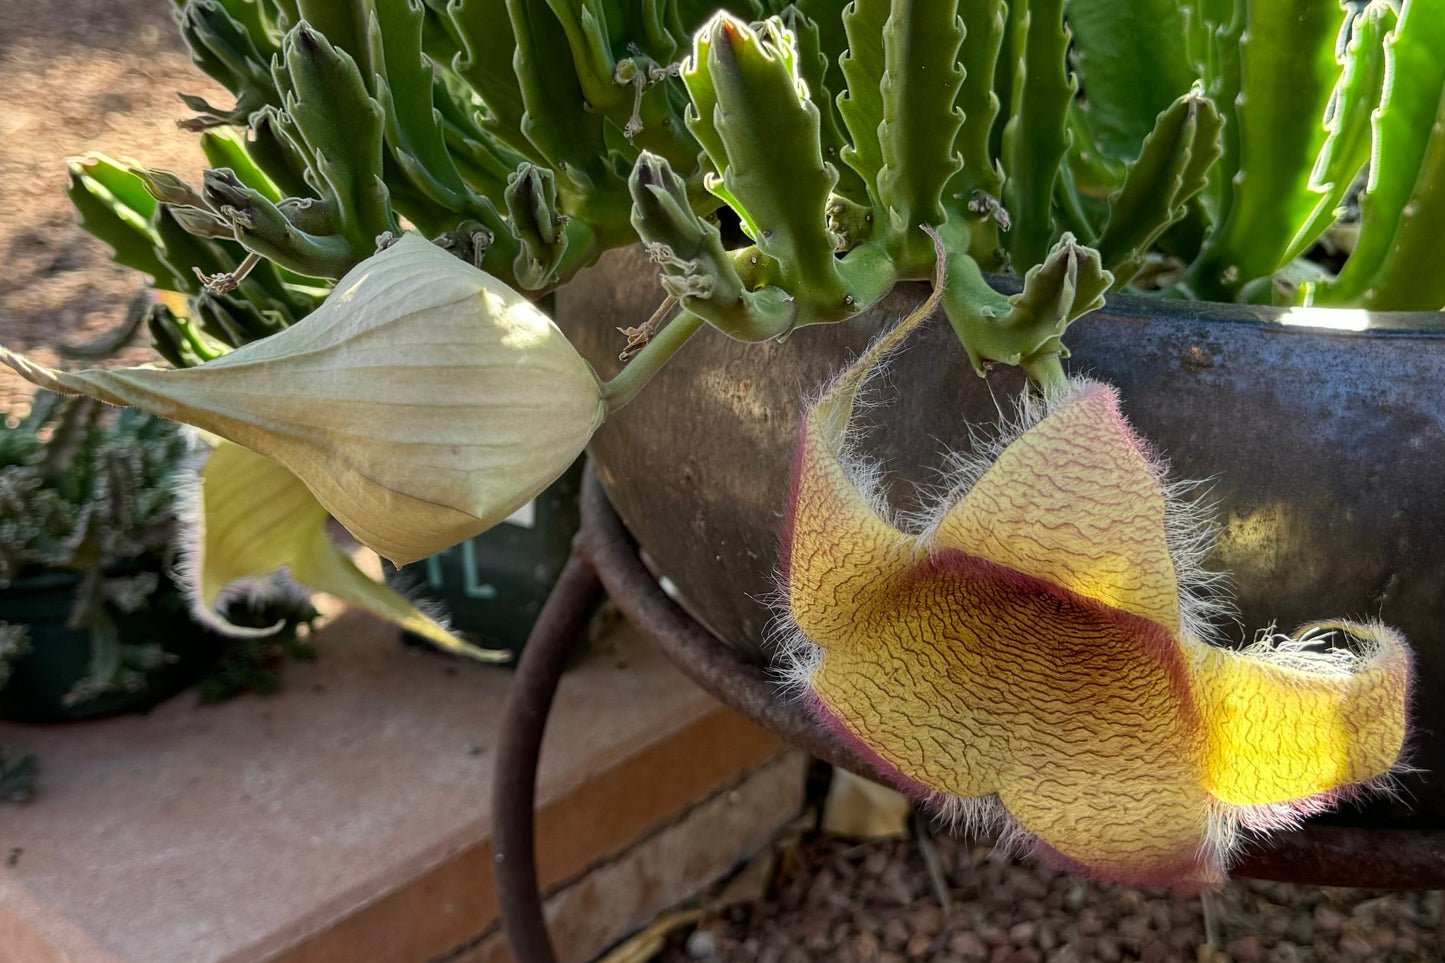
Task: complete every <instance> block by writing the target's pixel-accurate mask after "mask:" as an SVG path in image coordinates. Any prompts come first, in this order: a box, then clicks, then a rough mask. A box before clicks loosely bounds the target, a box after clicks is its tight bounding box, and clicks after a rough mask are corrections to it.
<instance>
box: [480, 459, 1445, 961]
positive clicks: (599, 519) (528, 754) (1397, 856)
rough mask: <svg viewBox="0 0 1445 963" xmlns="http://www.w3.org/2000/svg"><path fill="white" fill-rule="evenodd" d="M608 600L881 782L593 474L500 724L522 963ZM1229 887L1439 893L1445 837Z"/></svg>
mask: <svg viewBox="0 0 1445 963" xmlns="http://www.w3.org/2000/svg"><path fill="white" fill-rule="evenodd" d="M604 590H605V592H606V593H607V595H608V596H609V597H610V598H611V599H612V601H613V603H614V604H615V605H616V606H617V608H618V609H619V610H620V611H621V613H622V614H623V616H625V617H626V618H627V620H628V621H629V622H630V623H631V624H632V625H633V626H634V627H636V628H637V629H638V630H639V631H640V632H642V634H643V635H644V636H646V637H647V638H648V639H649V640H650V641H652V642H653V643H654V644H655V645H657V646H658V647H659V648H661V649H662V651H663V652H664V653H665V654H666V655H667V657H668V658H669V659H670V660H671V661H672V662H673V663H674V664H675V665H676V666H677V667H678V668H680V669H681V670H682V671H683V672H684V673H685V674H687V675H688V676H689V677H690V678H691V679H692V680H693V681H694V682H696V683H697V684H698V685H699V686H701V687H702V688H703V689H704V690H706V691H707V692H708V693H710V694H711V695H713V696H714V697H715V698H717V699H718V700H719V701H721V702H723V703H724V704H726V705H727V706H729V707H731V708H732V709H734V710H735V711H737V712H739V713H740V714H742V715H743V716H745V717H747V718H748V719H750V720H752V721H753V722H755V723H757V724H758V725H760V726H762V727H764V728H766V729H768V730H770V731H772V732H773V733H775V734H776V735H778V736H779V737H780V738H782V739H783V740H784V741H786V742H788V743H790V744H791V745H793V746H796V747H798V748H801V749H804V750H806V751H807V752H809V753H811V754H812V755H813V756H815V757H817V758H819V759H821V760H823V761H825V762H828V763H831V764H832V765H835V766H841V767H842V768H844V769H848V770H851V771H852V772H855V773H858V774H860V775H864V776H868V777H870V778H874V779H879V780H880V781H886V779H884V778H883V776H882V774H881V773H879V772H878V770H877V769H876V768H875V767H874V766H873V765H872V764H871V763H870V762H869V761H868V760H867V759H864V758H863V757H861V756H859V755H857V754H856V753H855V752H853V751H852V750H851V749H850V747H848V746H847V745H846V744H844V743H842V742H841V741H839V740H838V739H836V738H835V737H834V736H833V735H832V734H831V733H829V732H828V731H827V730H825V729H824V728H822V727H821V726H819V725H817V724H816V723H815V722H814V721H813V719H812V718H811V716H809V715H808V713H807V710H806V709H805V708H804V707H803V705H802V704H801V703H800V702H799V701H798V700H796V699H789V698H787V697H786V696H784V695H782V694H780V692H779V691H778V688H777V685H776V683H775V682H774V681H773V678H772V676H771V674H770V672H769V670H768V668H767V667H766V666H763V665H758V664H756V663H752V662H747V661H744V660H743V659H742V658H740V657H739V655H738V653H737V652H736V651H735V650H734V649H732V648H730V647H728V646H727V645H725V644H724V643H722V642H720V641H719V640H718V639H717V638H716V637H714V636H713V635H712V634H711V633H710V632H708V631H707V630H706V629H705V628H703V627H702V626H701V625H700V624H699V623H698V622H697V621H696V620H695V619H693V618H692V617H691V616H689V615H688V614H687V613H686V612H684V611H683V609H682V608H681V606H679V605H678V604H677V603H676V602H674V601H673V600H672V599H670V598H668V597H667V595H666V594H665V593H664V592H663V591H662V590H661V588H660V587H659V586H658V584H657V580H656V579H655V578H654V577H653V575H652V574H651V573H650V572H648V570H647V568H646V566H644V565H643V562H642V559H641V557H640V556H639V554H638V551H637V547H636V545H635V543H634V542H633V540H632V537H631V535H630V534H629V533H628V531H627V529H626V528H625V527H624V526H623V524H622V520H621V519H620V518H619V517H618V516H617V513H616V512H615V511H613V509H612V505H611V504H610V503H609V502H608V500H607V496H606V494H605V493H604V492H603V490H602V486H601V484H600V483H599V482H598V480H597V478H596V476H595V475H594V474H593V472H592V470H591V468H590V466H589V468H588V470H587V472H586V475H585V477H584V479H583V483H582V528H581V531H580V532H579V533H578V535H577V538H576V540H575V542H574V543H573V548H572V556H571V558H570V559H569V560H568V562H567V565H566V567H565V568H564V569H563V571H562V575H561V577H560V578H559V579H558V582H557V585H556V587H555V588H554V589H553V591H552V594H551V596H550V597H549V598H548V600H547V604H546V606H545V607H544V608H543V609H542V613H541V615H540V616H539V617H538V619H537V623H536V626H535V627H534V628H533V630H532V633H531V635H530V636H529V637H528V640H527V644H526V646H525V648H524V649H523V650H522V656H521V660H520V661H519V663H518V665H517V672H516V677H515V678H514V679H513V681H512V686H511V689H510V693H509V695H508V699H507V706H506V710H505V712H504V715H503V721H502V732H501V739H500V742H499V745H498V751H497V757H496V763H495V765H496V775H495V778H494V783H493V794H492V818H493V827H494V830H493V840H492V846H493V859H494V866H493V870H494V874H495V879H496V890H497V902H498V909H499V913H500V916H501V920H502V926H503V928H504V930H505V931H506V935H507V940H508V942H509V943H510V945H511V948H512V953H513V955H514V956H515V957H516V959H517V960H518V961H519V963H555V959H556V957H555V955H554V953H553V950H552V943H551V939H550V937H549V936H548V933H547V926H546V922H545V919H544V916H543V912H542V899H541V894H540V892H539V889H538V884H537V872H536V861H535V850H534V838H533V830H534V826H533V808H534V805H535V792H536V780H537V761H538V757H539V754H540V751H541V745H542V734H543V730H544V729H545V727H546V723H547V715H548V713H549V711H550V710H551V706H552V697H553V695H554V694H555V693H556V690H557V682H558V679H559V678H560V676H561V673H562V667H563V665H564V663H565V662H566V659H567V654H568V652H569V651H570V650H571V648H572V646H573V645H574V644H575V642H576V640H577V639H578V638H579V637H580V636H581V635H582V633H583V630H584V629H585V627H586V623H587V619H588V616H589V615H590V613H591V609H592V605H593V603H594V602H595V601H596V600H597V598H598V597H599V596H600V594H601V593H602V592H603V591H604ZM1232 873H1233V874H1234V875H1236V876H1245V877H1253V878H1258V879H1274V880H1281V881H1286V882H1301V883H1311V884H1316V885H1329V886H1354V887H1364V888H1381V889H1433V888H1442V887H1445V830H1418V829H1394V830H1392V829H1357V828H1351V827H1336V826H1311V827H1309V828H1307V829H1304V830H1301V831H1298V832H1292V833H1284V834H1281V835H1279V836H1276V837H1274V838H1272V839H1271V841H1270V843H1269V845H1268V847H1267V848H1258V849H1255V850H1254V851H1252V852H1249V853H1247V854H1246V855H1244V856H1243V858H1242V859H1240V861H1239V862H1238V863H1237V864H1236V865H1235V866H1234V868H1233V870H1232Z"/></svg>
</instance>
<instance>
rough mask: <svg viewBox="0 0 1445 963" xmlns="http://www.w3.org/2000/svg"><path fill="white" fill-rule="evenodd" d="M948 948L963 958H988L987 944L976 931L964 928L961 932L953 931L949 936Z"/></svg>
mask: <svg viewBox="0 0 1445 963" xmlns="http://www.w3.org/2000/svg"><path fill="white" fill-rule="evenodd" d="M948 950H949V952H950V953H956V954H958V955H959V956H961V957H963V958H964V959H965V960H986V959H988V944H987V943H985V942H984V941H983V940H982V939H980V938H979V935H978V934H977V933H973V932H970V931H967V930H965V931H964V932H962V933H955V934H954V935H953V936H951V937H949V940H948Z"/></svg>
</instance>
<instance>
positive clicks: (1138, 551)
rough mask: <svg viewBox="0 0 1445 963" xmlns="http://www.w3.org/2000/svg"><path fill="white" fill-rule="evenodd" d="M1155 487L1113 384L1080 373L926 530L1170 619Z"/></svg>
mask: <svg viewBox="0 0 1445 963" xmlns="http://www.w3.org/2000/svg"><path fill="white" fill-rule="evenodd" d="M1164 512H1165V502H1164V493H1163V491H1161V489H1160V487H1159V482H1158V479H1157V478H1156V477H1155V473H1154V470H1153V468H1152V467H1151V466H1150V464H1149V461H1148V459H1147V458H1146V457H1145V454H1144V446H1143V443H1142V442H1141V441H1140V440H1139V438H1138V436H1136V435H1135V434H1134V431H1133V429H1132V428H1130V427H1129V424H1128V422H1126V421H1125V420H1124V416H1123V415H1122V414H1120V412H1119V398H1118V395H1117V393H1116V392H1115V391H1114V389H1113V388H1110V387H1109V386H1107V385H1102V384H1098V383H1089V384H1087V385H1085V386H1083V387H1079V388H1076V389H1074V390H1073V391H1072V392H1071V393H1070V395H1069V396H1068V397H1067V398H1066V399H1064V400H1063V401H1062V402H1060V403H1058V405H1057V407H1055V409H1054V410H1053V411H1051V412H1050V413H1049V415H1048V416H1047V417H1046V418H1044V420H1043V421H1041V422H1040V423H1039V424H1038V425H1036V426H1034V427H1033V428H1031V429H1030V430H1029V431H1028V432H1027V433H1026V434H1025V435H1024V436H1023V437H1021V438H1019V439H1017V440H1016V441H1015V442H1014V443H1013V444H1011V445H1009V446H1008V448H1006V449H1005V450H1004V451H1003V453H1002V454H1000V455H999V458H998V460H997V461H996V462H995V463H994V464H993V466H992V467H991V468H989V470H988V471H987V472H986V473H985V474H984V476H983V477H982V478H980V479H979V480H978V483H977V484H975V485H974V486H973V487H972V488H971V489H969V491H968V493H967V494H966V495H965V496H964V497H963V499H962V500H961V501H960V502H959V503H958V504H957V505H955V506H953V508H951V509H950V510H949V511H948V512H947V514H945V515H944V516H943V518H942V519H941V521H940V522H939V525H938V528H937V530H936V532H935V533H934V536H933V540H934V543H935V544H936V545H938V546H939V547H940V548H956V549H958V550H960V551H963V552H968V553H970V554H973V555H980V556H982V557H984V558H990V559H993V560H994V561H996V562H1000V563H1002V564H1005V565H1008V566H1011V567H1012V568H1016V569H1018V570H1019V571H1020V572H1027V573H1028V574H1030V575H1036V576H1038V577H1039V578H1041V579H1044V580H1046V581H1050V582H1054V583H1056V584H1058V585H1064V586H1067V587H1068V588H1070V589H1072V590H1073V591H1075V592H1078V593H1079V594H1080V595H1085V596H1088V597H1089V598H1093V599H1098V600H1099V601H1100V602H1103V603H1104V604H1106V605H1112V606H1114V607H1115V608H1120V609H1123V610H1124V611H1126V612H1133V613H1134V614H1136V615H1142V616H1144V617H1145V618H1148V619H1153V620H1154V621H1156V622H1158V623H1160V624H1161V625H1163V626H1164V627H1165V628H1168V629H1169V630H1170V631H1177V630H1178V629H1179V583H1178V580H1177V577H1176V574H1175V571H1174V562H1173V561H1172V560H1171V559H1170V557H1169V546H1168V544H1167V541H1166V538H1165V527H1164Z"/></svg>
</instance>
